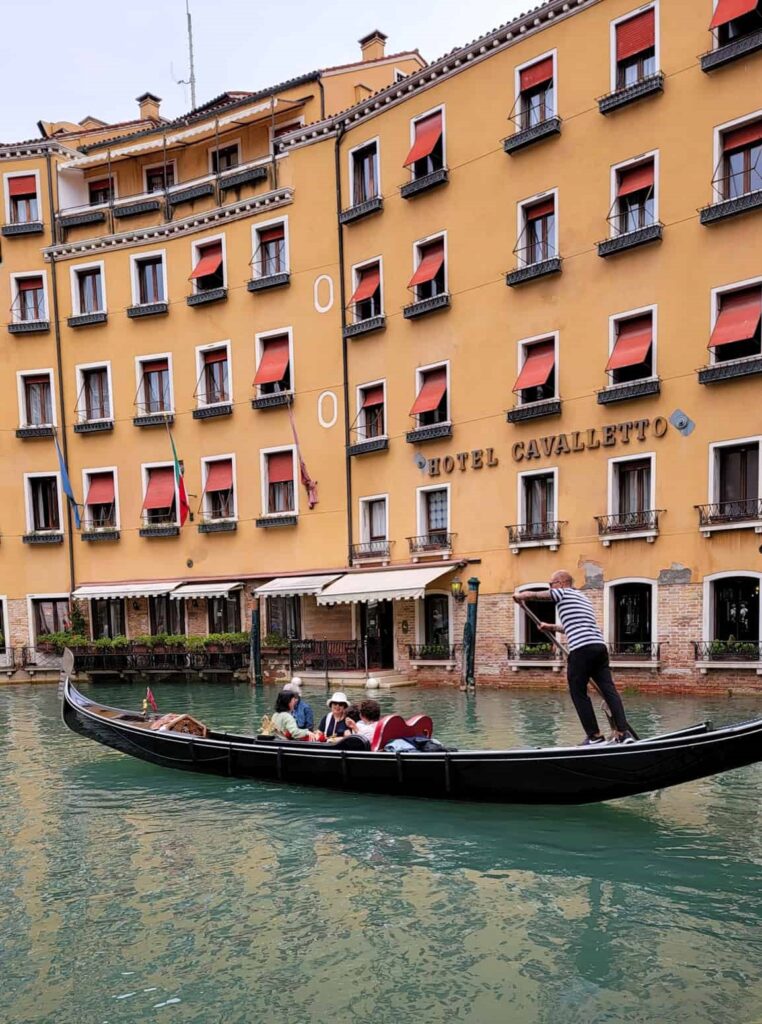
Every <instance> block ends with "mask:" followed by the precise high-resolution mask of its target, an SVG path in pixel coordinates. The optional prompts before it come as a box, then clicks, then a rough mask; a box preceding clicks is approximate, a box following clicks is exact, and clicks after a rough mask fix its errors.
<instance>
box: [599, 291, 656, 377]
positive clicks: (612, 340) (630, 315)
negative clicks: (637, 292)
mask: <svg viewBox="0 0 762 1024" xmlns="http://www.w3.org/2000/svg"><path fill="white" fill-rule="evenodd" d="M647 313H650V314H651V376H650V377H640V378H638V379H639V380H643V381H646V380H658V379H659V373H658V369H657V366H658V364H657V362H656V359H657V356H658V340H659V307H658V306H657V305H656V303H655V302H654V303H652V304H651V305H650V306H638V308H637V309H628V310H625V311H624V312H622V313H612V314H611V316H610V317H609V354H608V358H607V360H606V362H608V360H609V359H610V358H611V354H612V352H613V351H614V347H615V346H616V343H617V336H618V331H617V328H618V326H619V324H620V323H621V322H622V321H625V320H634V319H635V317H638V316H645V315H646V314H647ZM606 376H607V378H608V384H607V387H610V388H617V387H627V386H628V385H629V384H631V383H635V381H628V382H626V383H625V384H615V383H614V371H613V370H606Z"/></svg>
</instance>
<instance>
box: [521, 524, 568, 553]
mask: <svg viewBox="0 0 762 1024" xmlns="http://www.w3.org/2000/svg"><path fill="white" fill-rule="evenodd" d="M565 525H566V522H565V521H564V520H558V521H548V522H544V523H514V524H512V525H511V526H507V527H506V529H507V530H508V546H509V547H511V548H519V547H521V546H522V545H530V544H541V545H543V546H545V547H550V548H554V547H556V546H558V545H559V544H560V543H561V527H562V526H565Z"/></svg>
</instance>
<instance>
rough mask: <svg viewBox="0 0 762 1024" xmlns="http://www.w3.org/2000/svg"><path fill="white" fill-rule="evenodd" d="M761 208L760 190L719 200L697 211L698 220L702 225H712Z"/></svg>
mask: <svg viewBox="0 0 762 1024" xmlns="http://www.w3.org/2000/svg"><path fill="white" fill-rule="evenodd" d="M760 207H762V189H756V190H755V191H754V192H744V193H743V195H739V196H732V197H731V198H730V199H719V200H717V201H715V202H714V203H710V204H709V205H708V206H704V207H703V208H702V209H701V210H699V220H700V221H701V223H702V224H714V223H715V222H716V221H718V220H727V218H728V217H735V216H737V215H738V214H740V213H747V212H748V211H749V210H758V209H759V208H760Z"/></svg>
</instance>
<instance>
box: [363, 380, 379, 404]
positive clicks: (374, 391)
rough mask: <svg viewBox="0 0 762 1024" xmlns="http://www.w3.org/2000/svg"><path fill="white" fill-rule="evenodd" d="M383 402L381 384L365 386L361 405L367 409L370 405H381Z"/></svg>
mask: <svg viewBox="0 0 762 1024" xmlns="http://www.w3.org/2000/svg"><path fill="white" fill-rule="evenodd" d="M383 404H384V386H383V384H376V385H375V386H374V387H372V388H366V389H365V393H364V396H363V401H362V407H363V409H367V408H368V406H370V405H383Z"/></svg>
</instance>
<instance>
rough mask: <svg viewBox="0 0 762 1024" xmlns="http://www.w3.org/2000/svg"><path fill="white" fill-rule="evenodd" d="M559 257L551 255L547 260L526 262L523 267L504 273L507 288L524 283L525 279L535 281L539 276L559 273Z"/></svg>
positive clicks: (560, 261)
mask: <svg viewBox="0 0 762 1024" xmlns="http://www.w3.org/2000/svg"><path fill="white" fill-rule="evenodd" d="M561 263H562V260H561V257H560V256H551V257H550V258H549V259H547V260H539V261H538V262H537V263H527V264H526V265H525V266H523V267H516V269H515V270H511V271H509V273H507V274H506V275H505V283H506V284H507V285H508V287H509V288H515V287H516V286H517V285H520V284H525V283H526V282H527V281H536V280H537V279H538V278H540V277H549V276H550V275H551V274H560V273H561Z"/></svg>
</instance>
